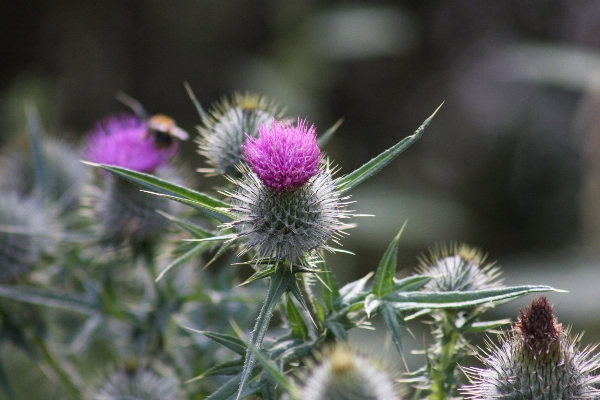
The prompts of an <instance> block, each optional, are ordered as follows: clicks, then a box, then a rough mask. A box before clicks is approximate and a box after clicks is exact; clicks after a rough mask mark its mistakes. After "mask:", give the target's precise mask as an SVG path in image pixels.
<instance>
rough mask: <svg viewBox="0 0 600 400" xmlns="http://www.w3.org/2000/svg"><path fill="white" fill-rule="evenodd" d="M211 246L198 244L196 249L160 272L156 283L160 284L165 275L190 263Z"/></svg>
mask: <svg viewBox="0 0 600 400" xmlns="http://www.w3.org/2000/svg"><path fill="white" fill-rule="evenodd" d="M210 246H211V244H210V243H198V244H197V245H196V246H195V247H194V248H192V249H191V250H189V251H188V252H187V253H185V254H184V255H182V256H180V257H178V258H176V259H175V260H173V262H171V263H170V264H169V265H167V266H166V267H165V268H164V269H163V270H162V271H161V272H160V274H158V276H157V277H156V280H155V282H158V281H159V280H161V279H162V277H163V276H165V274H166V273H167V272H169V271H170V270H171V269H172V268H175V267H179V266H180V265H182V264H185V263H186V262H188V261H190V260H191V259H192V258H194V257H196V256H197V255H198V254H200V253H202V252H204V251H205V250H207V249H208V248H210Z"/></svg>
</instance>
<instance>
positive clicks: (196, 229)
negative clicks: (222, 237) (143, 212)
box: [156, 210, 215, 239]
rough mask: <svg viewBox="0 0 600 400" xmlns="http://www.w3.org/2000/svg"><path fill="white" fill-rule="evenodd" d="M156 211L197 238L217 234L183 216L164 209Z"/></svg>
mask: <svg viewBox="0 0 600 400" xmlns="http://www.w3.org/2000/svg"><path fill="white" fill-rule="evenodd" d="M156 212H157V213H159V214H160V215H162V216H163V217H165V218H167V219H168V220H170V221H172V222H174V223H176V224H177V225H179V226H180V227H182V228H183V229H185V230H186V231H188V232H189V233H191V234H192V235H193V236H194V238H196V239H206V238H210V237H212V236H215V235H214V234H213V233H212V232H210V231H208V230H206V229H204V228H203V227H201V226H200V225H196V224H194V223H192V222H190V221H187V220H184V219H181V218H177V217H175V216H173V215H170V214H167V213H166V212H164V211H162V210H156Z"/></svg>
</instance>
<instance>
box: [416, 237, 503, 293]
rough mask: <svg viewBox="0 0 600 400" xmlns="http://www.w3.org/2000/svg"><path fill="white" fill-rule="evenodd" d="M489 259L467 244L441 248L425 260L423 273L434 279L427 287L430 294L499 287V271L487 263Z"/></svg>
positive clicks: (423, 258)
mask: <svg viewBox="0 0 600 400" xmlns="http://www.w3.org/2000/svg"><path fill="white" fill-rule="evenodd" d="M485 258H486V256H485V255H484V254H483V253H482V252H481V251H479V250H477V249H475V248H471V247H469V246H467V245H464V244H460V245H458V244H450V245H438V246H437V247H434V248H432V249H431V250H430V253H429V256H424V257H421V260H420V261H421V265H420V266H419V268H418V271H419V273H421V274H423V275H427V276H431V277H432V279H431V280H430V281H429V282H428V283H427V284H426V285H425V287H424V289H425V290H428V291H441V292H451V291H470V290H481V289H489V288H492V287H497V286H499V285H500V283H501V282H500V281H499V280H498V279H497V278H498V276H499V275H500V271H499V268H498V267H496V266H494V263H491V264H486V265H484V263H485Z"/></svg>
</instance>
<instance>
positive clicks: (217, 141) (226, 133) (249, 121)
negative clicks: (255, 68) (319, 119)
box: [197, 94, 282, 176]
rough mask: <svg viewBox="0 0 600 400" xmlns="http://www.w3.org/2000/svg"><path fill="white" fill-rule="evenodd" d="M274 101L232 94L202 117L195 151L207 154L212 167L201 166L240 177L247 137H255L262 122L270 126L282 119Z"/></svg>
mask: <svg viewBox="0 0 600 400" xmlns="http://www.w3.org/2000/svg"><path fill="white" fill-rule="evenodd" d="M277 109H278V106H277V104H275V103H273V102H270V101H268V100H267V99H266V98H265V97H260V96H258V95H253V94H245V95H241V94H235V95H234V96H233V98H232V99H231V100H230V101H229V100H227V99H225V100H223V101H222V102H221V103H220V104H217V105H216V106H215V107H214V108H213V109H212V110H211V111H210V116H206V117H205V118H203V120H202V123H203V126H201V127H199V128H198V130H199V132H200V137H199V138H198V139H197V143H198V153H199V154H201V155H203V156H204V157H206V159H207V162H208V164H209V165H210V166H211V168H206V169H200V170H199V171H200V172H206V173H209V174H228V175H230V176H239V171H238V170H237V169H236V167H235V166H236V164H238V163H239V162H240V161H241V160H242V158H243V146H244V143H245V142H246V138H247V137H258V134H259V133H258V131H259V127H260V126H261V125H263V124H264V125H270V124H271V123H272V120H273V118H281V117H282V113H280V112H278V111H277Z"/></svg>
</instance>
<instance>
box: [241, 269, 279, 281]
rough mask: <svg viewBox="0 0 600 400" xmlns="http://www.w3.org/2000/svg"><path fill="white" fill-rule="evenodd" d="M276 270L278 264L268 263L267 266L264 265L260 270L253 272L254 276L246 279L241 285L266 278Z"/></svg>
mask: <svg viewBox="0 0 600 400" xmlns="http://www.w3.org/2000/svg"><path fill="white" fill-rule="evenodd" d="M276 270H277V266H276V265H267V266H264V267H263V268H261V269H260V270H258V271H256V272H255V273H253V274H252V276H251V277H250V278H248V279H246V280H245V281H244V283H242V284H240V286H243V285H247V284H249V283H252V282H255V281H258V280H260V279H264V278H266V277H269V276H271V275H273V274H274V273H275V271H276Z"/></svg>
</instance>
